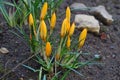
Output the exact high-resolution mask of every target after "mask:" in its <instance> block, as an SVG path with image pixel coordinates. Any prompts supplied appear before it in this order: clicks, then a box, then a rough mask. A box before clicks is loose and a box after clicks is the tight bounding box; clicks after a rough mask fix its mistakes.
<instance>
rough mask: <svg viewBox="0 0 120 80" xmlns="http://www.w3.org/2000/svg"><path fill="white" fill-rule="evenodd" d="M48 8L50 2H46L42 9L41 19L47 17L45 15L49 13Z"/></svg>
mask: <svg viewBox="0 0 120 80" xmlns="http://www.w3.org/2000/svg"><path fill="white" fill-rule="evenodd" d="M47 9H48V4H47V2H45V3H44V4H43V7H42V9H41V15H40V19H41V20H42V19H44V18H45V15H46V14H47Z"/></svg>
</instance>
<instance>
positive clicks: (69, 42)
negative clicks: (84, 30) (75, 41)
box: [66, 36, 71, 49]
mask: <svg viewBox="0 0 120 80" xmlns="http://www.w3.org/2000/svg"><path fill="white" fill-rule="evenodd" d="M70 44H71V41H70V37H69V36H68V38H67V44H66V46H67V48H68V49H70Z"/></svg>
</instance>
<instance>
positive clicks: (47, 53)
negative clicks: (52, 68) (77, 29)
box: [45, 42, 52, 57]
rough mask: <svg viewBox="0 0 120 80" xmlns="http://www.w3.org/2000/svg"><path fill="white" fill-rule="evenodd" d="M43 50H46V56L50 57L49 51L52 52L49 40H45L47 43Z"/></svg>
mask: <svg viewBox="0 0 120 80" xmlns="http://www.w3.org/2000/svg"><path fill="white" fill-rule="evenodd" d="M45 51H46V56H47V57H50V55H51V52H52V47H51V45H50V42H47V43H46V47H45Z"/></svg>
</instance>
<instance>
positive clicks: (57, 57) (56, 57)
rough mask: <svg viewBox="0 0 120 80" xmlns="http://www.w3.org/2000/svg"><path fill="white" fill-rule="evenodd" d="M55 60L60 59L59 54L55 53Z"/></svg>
mask: <svg viewBox="0 0 120 80" xmlns="http://www.w3.org/2000/svg"><path fill="white" fill-rule="evenodd" d="M55 59H56V60H57V61H58V60H59V59H60V54H59V53H57V54H56V55H55Z"/></svg>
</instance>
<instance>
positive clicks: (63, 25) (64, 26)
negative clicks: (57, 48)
mask: <svg viewBox="0 0 120 80" xmlns="http://www.w3.org/2000/svg"><path fill="white" fill-rule="evenodd" d="M66 23H67V19H66V18H65V19H64V20H63V23H62V27H61V33H60V35H61V38H63V37H64V36H65V35H66V31H67V24H66Z"/></svg>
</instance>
